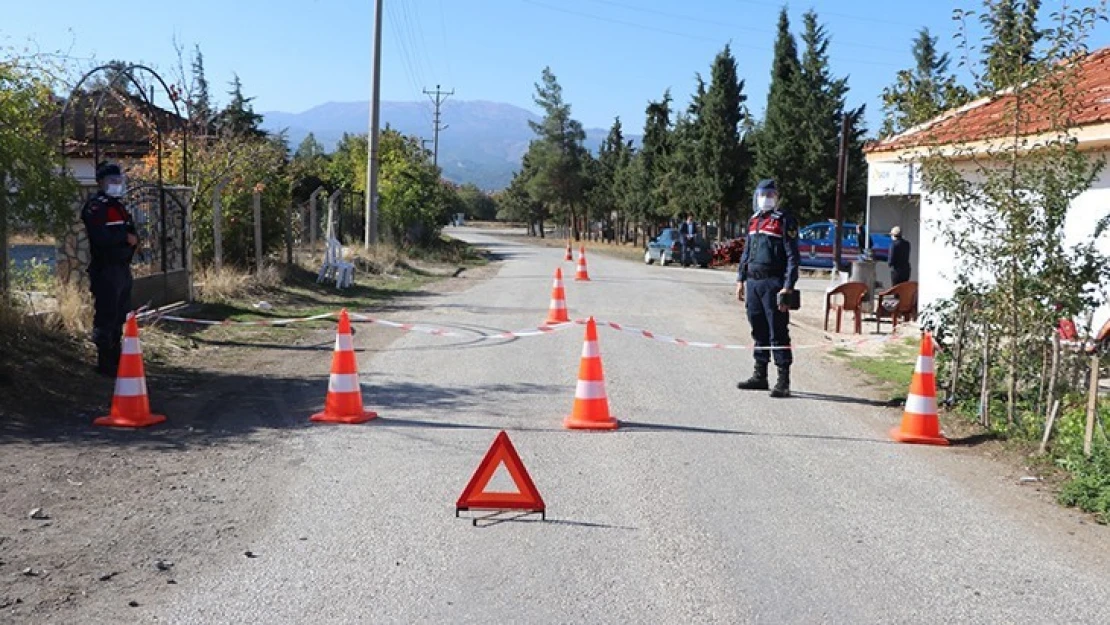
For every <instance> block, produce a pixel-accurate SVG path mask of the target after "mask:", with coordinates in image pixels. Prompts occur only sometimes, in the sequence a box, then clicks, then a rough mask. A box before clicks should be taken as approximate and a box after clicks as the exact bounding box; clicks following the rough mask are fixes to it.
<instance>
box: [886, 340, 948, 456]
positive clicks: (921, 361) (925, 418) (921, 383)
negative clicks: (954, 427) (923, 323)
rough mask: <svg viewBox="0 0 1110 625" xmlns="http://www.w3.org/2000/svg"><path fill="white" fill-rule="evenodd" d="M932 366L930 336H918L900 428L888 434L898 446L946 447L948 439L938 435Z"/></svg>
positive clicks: (934, 375) (934, 378) (935, 385)
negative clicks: (916, 352)
mask: <svg viewBox="0 0 1110 625" xmlns="http://www.w3.org/2000/svg"><path fill="white" fill-rule="evenodd" d="M934 371H935V370H934V363H933V335H931V334H929V333H928V332H926V333H925V336H923V337H921V353H920V354H918V356H917V364H916V365H915V366H914V368H913V380H912V381H911V382H910V392H909V395H907V396H906V409H905V411H904V412H903V413H902V427H901V428H894V429H893V430H891V431H890V436H891V438H893V439H894V440H896V441H898V442H901V443H920V444H923V445H947V444H948V439H946V438H944V436H943V435H942V434H941V433H940V419H939V417H938V416H937V379H936V374H935V372H934Z"/></svg>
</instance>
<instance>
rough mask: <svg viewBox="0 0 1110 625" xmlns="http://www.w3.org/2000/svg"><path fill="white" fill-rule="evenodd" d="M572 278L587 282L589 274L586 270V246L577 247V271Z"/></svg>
mask: <svg viewBox="0 0 1110 625" xmlns="http://www.w3.org/2000/svg"><path fill="white" fill-rule="evenodd" d="M574 279H575V280H577V281H579V282H589V281H590V274H589V272H588V271H586V246H585V245H583V246H582V247H579V248H578V271H577V272H576V273H575V274H574Z"/></svg>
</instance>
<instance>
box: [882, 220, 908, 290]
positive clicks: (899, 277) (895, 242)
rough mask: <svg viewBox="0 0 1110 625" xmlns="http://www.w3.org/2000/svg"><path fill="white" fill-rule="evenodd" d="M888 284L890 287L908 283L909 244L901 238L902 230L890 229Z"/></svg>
mask: <svg viewBox="0 0 1110 625" xmlns="http://www.w3.org/2000/svg"><path fill="white" fill-rule="evenodd" d="M887 262H889V263H890V282H891V286H895V285H898V284H902V283H903V282H909V281H910V242H909V241H907V240H905V239H903V238H902V229H901V228H899V227H898V226H894V227H893V228H891V229H890V258H889V260H888V261H887Z"/></svg>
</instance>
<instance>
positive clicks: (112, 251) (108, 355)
mask: <svg viewBox="0 0 1110 625" xmlns="http://www.w3.org/2000/svg"><path fill="white" fill-rule="evenodd" d="M96 182H97V184H98V185H99V186H100V190H99V191H98V192H97V194H96V195H94V196H92V197H91V198H89V201H88V202H85V206H84V208H83V209H82V210H81V221H83V222H85V230H86V231H87V232H88V234H89V252H90V257H91V259H90V261H89V286H90V288H91V290H92V294H93V299H94V307H95V312H94V314H93V343H94V344H96V356H97V358H96V369H97V371H98V372H99V373H101V374H102V375H106V376H114V375H115V374H116V369H117V367H118V366H119V359H120V339H121V338H122V335H123V322H124V321H126V318H127V313H128V312H130V310H131V258H132V257H133V256H134V255H135V248H136V247H137V246H138V242H139V239H138V236H137V234H136V231H135V223H134V222H133V221H132V220H131V214H130V213H129V212H127V208H126V207H124V205H123V200H122V199H121V198H122V197H123V195H124V193H125V192H126V186H125V185H124V180H123V173H122V172H121V171H120V168H119V165H114V164H110V163H105V164H102V165H100V167H98V168H97V170H96Z"/></svg>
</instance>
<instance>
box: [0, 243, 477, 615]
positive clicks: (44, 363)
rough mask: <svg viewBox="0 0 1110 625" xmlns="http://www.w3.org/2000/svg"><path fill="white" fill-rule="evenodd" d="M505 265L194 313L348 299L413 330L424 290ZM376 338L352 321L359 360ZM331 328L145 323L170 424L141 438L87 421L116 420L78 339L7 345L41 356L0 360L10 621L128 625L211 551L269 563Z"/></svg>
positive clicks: (1, 599)
mask: <svg viewBox="0 0 1110 625" xmlns="http://www.w3.org/2000/svg"><path fill="white" fill-rule="evenodd" d="M301 271H302V272H303V271H304V270H301ZM496 271H497V265H496V264H487V265H484V266H469V267H459V266H452V265H445V264H439V263H430V262H429V263H422V264H417V263H412V264H411V265H408V269H406V270H405V271H404V272H403V273H401V274H400V275H393V276H373V277H369V278H367V277H365V276H361V275H360V276H358V279H357V282H356V286H355V287H354V288H353V289H348V290H345V291H343V292H336V291H335V289H334V288H329V287H328V286H326V285H316V284H315V283H314V281H313V280H312V279H311V276H306V275H300V276H296V277H295V279H294V280H293V283H292V285H290V284H289V283H286V284H284V285H283V286H282V287H281V288H279V289H273V290H271V291H269V292H261V293H257V294H256V297H254V298H253V299H256V300H257V302H255V303H259V302H261V301H266V302H267V303H268V305H269V310H265V311H263V310H258V309H255V308H254V307H253V305H251V304H250V303H249V302H247V301H241V302H230V303H226V304H223V305H220V306H206V307H203V308H201V309H199V310H197V311H194V312H193V313H191V314H194V315H195V316H198V317H205V318H221V319H222V318H227V319H238V320H245V319H264V318H276V317H283V316H304V315H308V314H314V313H317V312H320V311H322V310H336V309H337V308H339V307H341V306H346V307H348V308H351V309H354V310H361V311H367V312H370V313H373V314H375V315H377V316H381V317H385V318H389V319H396V320H399V321H404V320H405V319H406V315H407V314H416V312H417V311H419V310H420V309H421V308H422V307H424V306H425V305H426V301H427V299H428V297H429V296H434V295H436V294H438V293H444V292H451V291H457V290H462V289H466V288H469V287H471V286H472V285H474V284H475V283H476V282H478V281H481V280H485V279H487V278H488V277H489V276H491V275H493V274H494V273H495V272H496ZM366 327H367V326H364V325H358V324H356V330H355V331H356V333H357V334H358V335H359V336H358V337H357V339H356V344H357V346H358V351H359V352H360V354H366V355H370V354H372V353H373V352H374V351H375V350H377V349H380V348H384V347H385V346H387V345H388V344H389V343H391V342H392V341H393V340H395V339H396V338H397V336H399V334H397V333H396V332H385V331H382V332H360V331H359V330H361V329H363V328H366ZM334 332H335V329H334V322H314V323H311V324H303V325H296V326H290V327H249V328H243V327H232V326H182V325H171V324H170V323H168V322H162V323H159V324H153V325H147V326H144V327H143V329H142V331H141V337H142V339H141V340H142V342H143V350H144V360H145V364H146V375H147V388H148V390H149V393H150V401H151V407H152V409H153V411H154V412H155V413H161V414H165V415H166V416H167V421H166V422H165V423H164V424H162V425H158V426H155V427H152V428H149V429H145V430H132V431H121V430H114V429H107V428H97V427H94V426H92V425H91V422H92V419H93V418H94V417H96V416H100V415H104V414H107V411H108V409H109V405H110V401H111V396H112V392H113V381H112V380H108V379H103V378H99V377H96V376H94V375H93V374H92V373H91V371H90V368H89V365H88V363H89V362H90V361H91V352H90V350H89V348H88V346H87V345H86V344H85V343H84V342H83V341H80V340H77V339H72V338H71V339H64V338H62V339H59V340H60V343H59V344H57V345H50V344H48V343H46V342H44V341H43V340H41V337H38V338H36V337H33V336H24V337H23V338H22V339H20V337H9V338H8V339H7V340H8V341H9V343H10V344H8V345H5V346H4V347H6V348H9V349H21V348H22V349H24V350H31V351H33V352H35V353H34V355H33V356H30V355H26V354H25V355H24V358H23V359H21V360H20V361H19V362H18V363H17V364H14V365H13V364H12V363H7V364H6V365H5V366H0V623H8V622H13V623H14V622H43V623H45V622H74V623H76V622H86V623H87V622H94V621H90V620H89V617H88V615H89V614H95V615H96V620H95V622H105V623H119V622H129V621H130V619H133V618H134V617H133V614H131V613H130V612H129V611H131V610H133V609H134V607H135V606H138V605H143V604H147V603H152V602H156V601H158V600H159V598H160V597H162V596H163V593H165V592H167V591H168V590H170V589H173V588H175V587H179V586H181V585H184V584H188V583H189V581H190V579H193V578H194V577H195V576H197V575H199V571H200V570H201V569H202V568H203V567H205V566H206V565H208V564H209V563H210V562H211V561H212V558H213V556H214V555H216V554H226V553H232V554H237V557H254V556H259V557H261V556H260V554H255V553H253V552H252V551H251V549H252V548H251V540H252V537H254V536H256V535H257V534H258V532H260V531H261V530H262V529H263V528H265V527H266V526H267V524H268V523H269V521H270V519H271V518H272V515H273V514H274V512H275V510H276V506H278V505H279V502H280V501H281V497H280V493H281V488H282V484H284V483H287V479H286V478H287V476H289V475H290V474H291V472H293V471H295V470H296V468H297V467H298V466H299V465H300V464H301V463H302V462H303V461H304V459H305V457H306V455H307V454H308V453H311V449H310V448H309V447H307V443H305V439H304V437H303V436H300V434H301V433H302V429H303V428H306V427H308V426H309V425H308V423H309V422H308V417H309V415H311V414H312V413H313V412H315V411H317V410H319V409H320V407H321V406H322V404H323V401H324V396H325V394H326V389H327V381H326V380H327V375H328V372H329V367H330V361H331V355H332V346H333V343H334V337H335V334H334ZM21 341H22V342H21ZM365 357H366V356H361V358H365ZM32 379H33V380H34V381H35V383H28V382H26V381H27V380H32Z"/></svg>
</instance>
